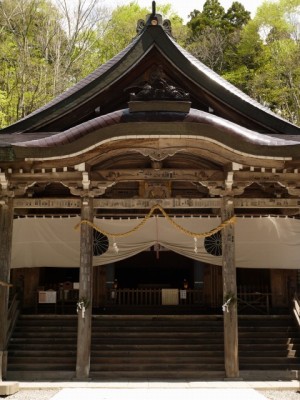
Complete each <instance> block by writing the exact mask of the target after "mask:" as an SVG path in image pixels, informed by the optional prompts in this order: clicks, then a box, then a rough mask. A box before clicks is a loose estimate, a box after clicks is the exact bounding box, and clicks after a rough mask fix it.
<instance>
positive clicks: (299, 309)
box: [293, 293, 300, 328]
mask: <svg viewBox="0 0 300 400" xmlns="http://www.w3.org/2000/svg"><path fill="white" fill-rule="evenodd" d="M293 314H294V317H295V320H296V322H297V325H298V327H299V328H300V301H299V297H298V294H297V293H295V294H294V298H293Z"/></svg>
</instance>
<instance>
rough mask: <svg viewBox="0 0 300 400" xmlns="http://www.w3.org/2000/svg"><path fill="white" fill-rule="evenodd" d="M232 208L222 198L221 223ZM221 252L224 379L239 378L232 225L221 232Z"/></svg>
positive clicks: (231, 215)
mask: <svg viewBox="0 0 300 400" xmlns="http://www.w3.org/2000/svg"><path fill="white" fill-rule="evenodd" d="M233 215H234V206H233V200H232V199H231V198H230V197H224V198H223V204H222V209H221V217H222V221H226V220H228V219H230V218H231V217H233ZM222 249H223V250H222V251H223V299H224V303H225V302H226V301H227V300H229V299H230V298H231V301H230V302H229V303H228V308H226V309H225V310H224V353H225V373H226V378H238V377H239V360H238V316H237V286H236V266H235V240H234V225H233V224H229V225H227V226H226V227H225V228H224V229H223V230H222Z"/></svg>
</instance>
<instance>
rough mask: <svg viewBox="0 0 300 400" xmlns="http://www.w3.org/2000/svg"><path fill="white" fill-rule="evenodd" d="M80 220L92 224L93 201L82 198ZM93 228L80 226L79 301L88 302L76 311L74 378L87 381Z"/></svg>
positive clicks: (91, 298) (88, 369)
mask: <svg viewBox="0 0 300 400" xmlns="http://www.w3.org/2000/svg"><path fill="white" fill-rule="evenodd" d="M81 220H82V221H83V220H85V221H86V220H87V221H90V222H93V199H91V198H84V199H83V200H82V206H81ZM92 278H93V228H92V227H91V226H90V225H88V224H85V223H83V224H81V229H80V277H79V301H81V300H83V301H84V302H88V306H87V307H86V309H85V310H79V311H78V328H77V360H76V378H77V379H80V380H84V379H88V377H89V373H90V352H91V331H92V303H93V293H92V288H93V279H92Z"/></svg>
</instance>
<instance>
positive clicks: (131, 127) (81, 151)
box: [7, 109, 300, 166]
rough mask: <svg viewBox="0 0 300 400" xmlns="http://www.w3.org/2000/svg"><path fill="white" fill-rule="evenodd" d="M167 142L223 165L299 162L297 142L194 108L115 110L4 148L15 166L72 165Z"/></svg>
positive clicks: (263, 164) (299, 149)
mask: <svg viewBox="0 0 300 400" xmlns="http://www.w3.org/2000/svg"><path fill="white" fill-rule="evenodd" d="M24 136H25V135H24ZM147 143H148V144H147ZM171 143H172V145H173V146H174V147H176V146H177V147H178V148H182V149H183V148H184V149H185V151H186V153H188V152H193V151H207V152H209V153H210V154H211V158H209V159H210V160H213V158H214V157H218V156H221V157H222V159H223V161H222V163H224V164H225V163H226V162H236V163H242V164H244V165H247V164H248V165H261V166H272V165H276V160H277V161H278V160H280V163H281V165H282V164H284V163H286V162H294V163H296V164H297V163H298V164H299V163H300V143H299V142H296V141H292V140H284V139H280V138H276V137H271V136H268V135H262V134H259V133H257V132H254V131H250V130H248V129H246V128H243V127H241V126H239V125H237V124H234V123H232V122H230V121H226V120H224V119H222V118H219V117H216V116H215V115H212V114H209V113H205V112H203V111H199V110H193V109H192V110H191V111H190V112H189V113H188V114H185V113H174V112H137V113H130V112H129V110H128V109H125V110H119V111H115V112H114V113H111V114H108V115H105V116H101V117H98V118H95V119H93V120H91V121H87V122H85V123H83V124H81V125H79V126H76V127H73V128H70V129H69V130H66V131H64V132H61V133H57V134H55V135H52V136H50V137H46V138H42V139H39V140H30V141H24V142H19V143H14V144H12V146H11V148H10V147H8V149H12V150H13V153H14V161H15V162H16V161H19V162H21V161H22V160H23V161H26V160H27V162H29V163H31V162H32V163H41V162H46V163H47V164H49V163H50V164H51V163H57V162H60V163H61V164H64V165H75V164H77V163H79V162H89V160H91V159H93V158H95V157H98V156H101V157H111V155H110V151H112V150H114V149H119V150H118V151H119V152H121V153H122V152H125V153H126V152H130V151H131V150H132V149H133V148H141V147H143V146H144V147H145V146H147V145H148V146H149V147H153V148H156V147H157V146H161V148H168V147H169V146H170V145H171ZM197 148H199V149H197ZM7 161H8V160H7Z"/></svg>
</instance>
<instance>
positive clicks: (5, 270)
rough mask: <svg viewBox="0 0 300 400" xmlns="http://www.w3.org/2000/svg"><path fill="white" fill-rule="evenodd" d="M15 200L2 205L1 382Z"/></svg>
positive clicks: (4, 358)
mask: <svg viewBox="0 0 300 400" xmlns="http://www.w3.org/2000/svg"><path fill="white" fill-rule="evenodd" d="M13 217H14V212H13V199H12V198H9V199H7V200H6V201H3V204H1V205H0V280H1V284H0V380H1V381H2V379H3V378H4V376H5V373H6V365H5V364H6V335H7V311H8V297H9V287H8V286H7V285H6V284H7V283H8V282H9V279H10V264H11V248H12V231H13Z"/></svg>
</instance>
